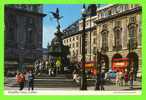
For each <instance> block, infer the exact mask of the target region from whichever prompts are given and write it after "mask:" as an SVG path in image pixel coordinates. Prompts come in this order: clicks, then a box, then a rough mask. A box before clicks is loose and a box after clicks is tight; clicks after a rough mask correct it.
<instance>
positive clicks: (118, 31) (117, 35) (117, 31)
mask: <svg viewBox="0 0 146 100" xmlns="http://www.w3.org/2000/svg"><path fill="white" fill-rule="evenodd" d="M121 31H122V28H121V22H120V21H116V22H115V27H114V40H115V41H114V42H115V46H114V47H113V48H114V50H121V49H122V41H121V36H122V35H121V34H122V32H121Z"/></svg>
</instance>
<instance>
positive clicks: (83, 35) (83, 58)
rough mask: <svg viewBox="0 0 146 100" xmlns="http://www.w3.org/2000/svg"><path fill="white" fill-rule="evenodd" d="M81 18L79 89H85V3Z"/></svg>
mask: <svg viewBox="0 0 146 100" xmlns="http://www.w3.org/2000/svg"><path fill="white" fill-rule="evenodd" d="M82 19H83V33H82V72H81V84H80V90H87V81H86V73H85V24H86V23H85V22H86V8H85V4H84V5H83V9H82Z"/></svg>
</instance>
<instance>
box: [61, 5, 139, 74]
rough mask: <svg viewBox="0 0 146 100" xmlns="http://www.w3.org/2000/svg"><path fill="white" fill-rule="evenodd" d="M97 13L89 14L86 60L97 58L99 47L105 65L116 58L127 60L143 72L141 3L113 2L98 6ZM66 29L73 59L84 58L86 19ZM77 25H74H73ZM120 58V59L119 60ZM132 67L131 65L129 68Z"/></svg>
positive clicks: (109, 64) (106, 66) (64, 41)
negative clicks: (82, 38)
mask: <svg viewBox="0 0 146 100" xmlns="http://www.w3.org/2000/svg"><path fill="white" fill-rule="evenodd" d="M96 13H97V14H96V16H91V17H90V16H87V17H86V47H85V48H86V61H95V60H96V53H97V50H99V51H100V52H102V54H103V60H104V63H105V69H106V70H109V69H110V68H112V66H113V63H114V62H115V60H124V59H125V60H126V58H128V62H130V63H129V64H130V66H132V67H133V69H134V73H135V75H137V73H141V62H142V61H141V59H142V56H141V50H142V48H141V34H142V31H141V27H142V25H141V20H142V17H141V16H142V14H141V13H142V7H141V6H140V5H138V4H110V5H106V6H104V7H100V8H97V10H96ZM76 24H77V25H71V26H69V27H70V30H74V29H77V30H78V31H76V32H73V31H68V29H69V28H66V29H65V33H66V34H65V36H64V40H63V43H64V44H65V45H68V46H70V53H71V54H70V57H71V59H72V60H77V61H78V62H80V61H81V52H82V51H81V48H82V45H81V34H82V29H83V27H82V26H83V23H82V20H78V22H76ZM71 27H73V28H71ZM119 62H120V61H119ZM130 69H131V68H130V67H129V65H127V70H128V71H129V70H130Z"/></svg>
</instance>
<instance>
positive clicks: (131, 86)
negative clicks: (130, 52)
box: [129, 69, 134, 89]
mask: <svg viewBox="0 0 146 100" xmlns="http://www.w3.org/2000/svg"><path fill="white" fill-rule="evenodd" d="M133 78H134V73H133V69H131V71H130V72H129V80H130V89H133Z"/></svg>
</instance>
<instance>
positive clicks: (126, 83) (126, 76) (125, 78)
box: [124, 71, 129, 86]
mask: <svg viewBox="0 0 146 100" xmlns="http://www.w3.org/2000/svg"><path fill="white" fill-rule="evenodd" d="M128 80H129V79H128V72H127V71H125V73H124V81H125V86H127V85H128Z"/></svg>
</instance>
